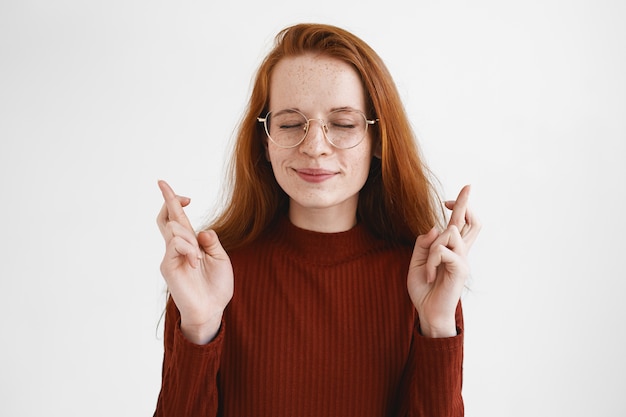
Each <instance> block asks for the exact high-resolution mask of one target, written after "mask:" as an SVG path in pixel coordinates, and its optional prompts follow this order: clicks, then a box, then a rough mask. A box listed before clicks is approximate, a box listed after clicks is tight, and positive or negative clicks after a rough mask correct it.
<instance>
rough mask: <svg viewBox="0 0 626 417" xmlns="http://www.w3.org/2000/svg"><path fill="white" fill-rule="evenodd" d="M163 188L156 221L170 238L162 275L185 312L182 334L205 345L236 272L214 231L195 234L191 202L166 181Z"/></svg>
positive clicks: (217, 324)
mask: <svg viewBox="0 0 626 417" xmlns="http://www.w3.org/2000/svg"><path fill="white" fill-rule="evenodd" d="M159 188H160V189H161V193H162V194H163V199H164V200H165V202H164V204H163V207H162V208H161V211H160V212H159V215H158V217H157V224H158V225H159V230H160V231H161V234H162V235H163V239H164V240H165V255H164V256H163V261H162V262H161V274H162V275H163V278H165V282H166V283H167V287H168V290H169V292H170V294H171V296H172V298H173V299H174V302H175V303H176V307H178V310H179V311H180V316H181V330H182V332H183V334H184V335H185V337H186V338H187V339H189V340H190V341H191V342H193V343H196V344H206V343H208V342H210V341H211V340H212V339H213V338H214V337H215V336H216V335H217V332H218V331H219V328H220V324H221V322H222V314H223V312H224V309H225V308H226V305H227V304H228V303H229V302H230V300H231V298H232V297H233V286H234V284H233V268H232V265H231V263H230V259H229V257H228V255H227V254H226V251H225V250H224V248H223V247H222V245H221V243H220V241H219V239H218V237H217V234H216V233H215V232H214V231H212V230H209V231H206V232H204V231H203V232H200V233H198V234H197V235H196V233H195V231H194V230H193V227H192V226H191V223H190V222H189V219H188V218H187V215H186V214H185V211H184V210H183V207H185V206H187V205H188V204H189V202H190V201H191V200H190V199H189V198H187V197H180V196H177V195H176V194H175V193H174V191H173V190H172V188H171V187H170V186H169V185H168V184H167V183H166V182H165V181H159Z"/></svg>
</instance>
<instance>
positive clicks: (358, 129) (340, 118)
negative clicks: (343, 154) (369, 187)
mask: <svg viewBox="0 0 626 417" xmlns="http://www.w3.org/2000/svg"><path fill="white" fill-rule="evenodd" d="M315 122H317V123H324V124H325V126H323V127H322V129H323V130H324V134H325V135H326V138H327V139H328V141H329V142H330V143H331V144H332V145H334V146H336V147H337V148H341V149H347V148H352V147H354V146H356V145H358V144H359V143H361V141H362V140H363V138H364V137H365V133H366V132H367V121H366V119H365V116H364V115H363V114H362V113H361V112H358V111H354V110H337V111H334V112H332V113H330V114H329V115H328V116H327V117H326V120H325V121H322V120H317V119H311V121H308V119H307V118H306V116H305V115H303V114H302V113H300V112H298V111H295V110H281V111H279V112H276V113H275V114H274V113H271V112H270V113H269V114H268V115H267V117H266V120H265V125H266V129H267V133H268V135H269V136H270V139H271V140H272V141H273V142H274V143H276V144H277V145H278V146H282V147H292V146H296V145H298V144H299V143H300V142H302V140H303V139H304V137H305V136H306V134H307V131H308V129H315V128H316V126H313V125H311V124H312V123H315ZM317 128H319V127H317Z"/></svg>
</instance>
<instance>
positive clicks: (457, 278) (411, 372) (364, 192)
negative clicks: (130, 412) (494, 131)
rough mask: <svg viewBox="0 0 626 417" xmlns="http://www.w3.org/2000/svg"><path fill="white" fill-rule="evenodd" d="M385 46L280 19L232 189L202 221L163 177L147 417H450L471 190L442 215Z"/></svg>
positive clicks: (242, 136) (459, 358) (471, 236)
mask: <svg viewBox="0 0 626 417" xmlns="http://www.w3.org/2000/svg"><path fill="white" fill-rule="evenodd" d="M415 143H416V142H415V138H414V135H413V133H412V131H411V128H410V125H409V122H408V120H407V117H406V115H405V113H404V110H403V107H402V105H401V102H400V99H399V96H398V92H397V90H396V88H395V86H394V84H393V81H392V78H391V76H390V75H389V73H388V71H387V69H386V68H385V65H384V63H383V62H382V60H381V59H380V58H379V57H378V56H377V55H376V53H375V52H374V51H373V50H372V49H371V48H370V47H369V46H368V45H367V44H365V43H364V42H363V41H362V40H360V39H359V38H357V37H355V36H354V35H352V34H351V33H348V32H346V31H344V30H342V29H339V28H336V27H332V26H327V25H313V24H304V25H296V26H293V27H290V28H287V29H285V30H283V31H282V32H281V33H279V34H278V36H277V38H276V45H275V47H274V49H273V50H272V51H271V52H270V53H269V55H268V56H267V57H266V59H265V60H264V62H263V63H262V65H261V67H260V68H259V70H258V73H257V77H256V80H255V83H254V87H253V91H252V95H251V98H250V103H249V106H248V109H247V111H246V114H245V115H244V118H243V119H242V123H241V126H240V129H239V133H238V138H237V143H236V147H235V151H234V156H233V160H232V164H231V167H232V170H231V174H232V175H231V184H230V190H231V193H230V196H229V199H228V201H227V204H226V207H225V209H224V210H223V212H222V213H221V215H219V216H218V217H217V219H216V220H215V221H214V222H213V223H212V224H211V225H210V226H209V227H207V228H205V229H204V230H203V231H201V232H200V233H198V234H196V233H195V232H194V230H193V228H192V226H191V224H190V223H189V220H188V219H187V217H186V215H185V213H184V210H183V207H185V206H186V205H187V204H189V202H190V200H189V199H188V198H186V197H180V196H177V195H176V194H175V193H174V192H173V190H172V189H171V188H170V187H169V185H168V184H167V183H165V182H163V181H160V182H159V187H160V188H161V191H162V193H163V198H164V200H165V203H164V205H163V208H162V210H161V212H160V213H159V216H158V219H157V222H158V224H159V228H160V230H161V233H162V235H163V237H164V239H165V241H166V252H165V255H164V259H163V262H162V264H161V271H162V274H163V276H164V278H165V280H166V283H167V287H168V290H169V292H170V298H169V300H168V305H167V310H166V320H165V355H164V362H163V380H162V388H161V393H160V395H159V400H158V404H157V409H156V412H155V415H156V416H216V415H220V416H273V417H277V416H359V417H363V416H405V415H411V416H429V417H433V416H458V415H462V414H463V400H462V397H461V385H462V362H463V320H462V313H461V308H460V302H459V299H460V295H461V292H462V290H463V287H464V283H465V280H466V277H467V275H468V273H469V269H468V262H467V252H468V250H469V248H470V247H471V245H472V243H473V242H474V240H475V239H476V237H477V234H478V232H479V229H480V225H479V223H478V221H477V219H476V218H475V217H474V216H473V215H472V214H471V212H470V210H469V209H468V205H467V201H468V196H469V187H464V188H463V189H462V190H461V192H460V194H459V196H458V198H457V200H456V201H453V202H446V203H445V206H446V207H447V208H448V209H451V210H452V215H451V216H450V220H449V222H448V224H447V225H445V227H443V225H442V223H443V219H442V217H443V210H444V209H443V207H441V204H440V203H439V199H438V198H437V196H436V193H435V191H434V188H433V186H432V184H431V183H430V181H429V174H428V170H427V168H426V167H425V165H424V164H423V163H422V161H421V159H420V157H419V152H418V149H417V148H416V144H415Z"/></svg>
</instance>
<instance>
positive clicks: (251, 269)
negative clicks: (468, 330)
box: [155, 218, 463, 417]
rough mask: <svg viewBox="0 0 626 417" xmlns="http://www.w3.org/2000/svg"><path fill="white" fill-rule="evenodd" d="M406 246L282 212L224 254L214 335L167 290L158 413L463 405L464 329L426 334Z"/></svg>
mask: <svg viewBox="0 0 626 417" xmlns="http://www.w3.org/2000/svg"><path fill="white" fill-rule="evenodd" d="M412 250H413V248H412V247H400V246H395V245H391V244H389V243H387V242H385V241H382V240H377V239H375V238H374V237H373V236H372V235H371V234H370V233H369V232H368V230H367V229H366V228H365V227H364V226H362V225H358V226H356V227H355V228H353V229H352V230H350V231H347V232H343V233H332V234H326V233H316V232H311V231H306V230H302V229H299V228H297V227H295V226H294V225H292V224H291V223H290V222H289V221H288V220H287V219H286V218H284V219H282V220H281V221H279V222H278V224H277V225H276V226H275V227H273V228H272V230H270V231H268V232H267V233H266V234H265V235H263V236H262V237H261V238H260V239H258V240H257V241H256V242H255V243H254V244H252V245H250V246H248V247H246V248H243V249H239V250H235V251H232V252H231V253H230V254H229V255H230V257H231V262H232V264H233V269H234V272H235V293H234V296H233V299H232V301H231V302H230V304H229V305H228V308H227V309H226V311H225V313H224V320H223V323H222V328H221V329H220V332H219V333H218V335H217V337H216V338H215V339H214V340H213V341H212V342H211V343H209V344H207V345H204V346H198V345H194V344H192V343H190V342H189V341H187V340H186V339H185V337H184V336H183V335H182V332H181V330H180V315H179V313H178V311H177V309H176V306H175V305H174V303H173V302H172V301H171V300H170V301H169V302H168V306H167V312H166V319H165V354H164V361H163V380H162V388H161V393H160V395H159V400H158V404H157V409H156V412H155V416H158V417H162V416H163V417H164V416H168V417H174V416H176V417H180V416H193V417H200V416H225V417H226V416H237V417H251V416H259V417H261V416H268V417H270V416H271V417H282V416H285V417H296V416H302V417H304V416H312V417H313V416H314V417H320V416H333V417H339V416H345V417H352V416H353V417H367V416H372V417H373V416H376V417H381V416H423V417H439V416H462V415H463V399H462V397H461V385H462V367H463V334H462V328H463V323H462V314H461V308H460V304H459V308H458V311H457V326H458V328H459V336H457V337H452V338H446V339H429V338H426V337H423V336H421V335H420V334H419V331H418V327H419V326H418V318H417V315H416V313H415V308H414V307H413V305H412V303H411V300H410V299H409V296H408V292H407V289H406V275H407V270H408V265H409V260H410V257H411V253H412Z"/></svg>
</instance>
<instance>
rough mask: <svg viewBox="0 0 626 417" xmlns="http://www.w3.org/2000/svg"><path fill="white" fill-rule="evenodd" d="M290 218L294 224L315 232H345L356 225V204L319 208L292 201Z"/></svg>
mask: <svg viewBox="0 0 626 417" xmlns="http://www.w3.org/2000/svg"><path fill="white" fill-rule="evenodd" d="M289 220H290V221H291V223H293V225H294V226H297V227H299V228H301V229H305V230H310V231H313V232H320V233H339V232H345V231H347V230H350V229H352V228H353V227H354V226H355V225H356V204H355V205H354V207H350V208H347V207H345V206H339V207H325V208H320V209H317V208H309V207H302V206H299V205H298V204H296V203H294V202H293V201H291V204H290V205H289Z"/></svg>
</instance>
